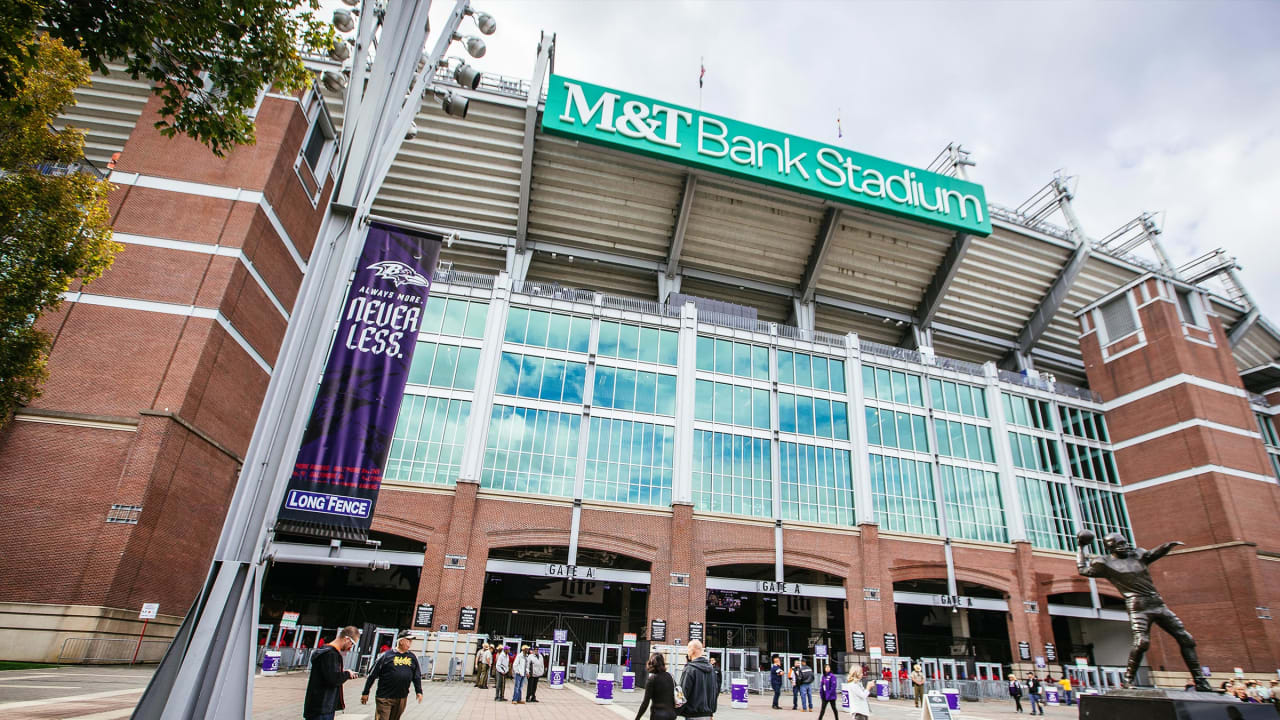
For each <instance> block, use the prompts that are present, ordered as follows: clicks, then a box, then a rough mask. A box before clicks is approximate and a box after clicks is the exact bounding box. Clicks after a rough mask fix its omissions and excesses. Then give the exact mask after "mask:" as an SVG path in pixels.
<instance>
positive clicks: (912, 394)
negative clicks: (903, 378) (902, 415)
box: [907, 375, 924, 407]
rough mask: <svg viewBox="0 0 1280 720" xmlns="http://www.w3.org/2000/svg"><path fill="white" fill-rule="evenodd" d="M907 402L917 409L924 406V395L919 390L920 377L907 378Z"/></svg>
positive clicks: (910, 376) (909, 376)
mask: <svg viewBox="0 0 1280 720" xmlns="http://www.w3.org/2000/svg"><path fill="white" fill-rule="evenodd" d="M907 401H908V402H909V403H911V404H912V405H915V406H917V407H919V406H923V405H924V395H923V394H922V393H921V390H920V376H919V375H908V376H907Z"/></svg>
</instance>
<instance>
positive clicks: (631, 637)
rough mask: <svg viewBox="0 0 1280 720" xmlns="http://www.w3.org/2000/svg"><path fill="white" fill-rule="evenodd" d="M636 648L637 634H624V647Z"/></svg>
mask: <svg viewBox="0 0 1280 720" xmlns="http://www.w3.org/2000/svg"><path fill="white" fill-rule="evenodd" d="M635 646H636V634H635V633H622V647H635Z"/></svg>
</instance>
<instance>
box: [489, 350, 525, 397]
mask: <svg viewBox="0 0 1280 720" xmlns="http://www.w3.org/2000/svg"><path fill="white" fill-rule="evenodd" d="M519 382H520V356H519V355H514V354H512V353H502V361H501V362H500V363H499V365H498V385H497V388H496V389H495V392H497V393H498V394H500V395H515V394H516V387H517V385H518V384H519Z"/></svg>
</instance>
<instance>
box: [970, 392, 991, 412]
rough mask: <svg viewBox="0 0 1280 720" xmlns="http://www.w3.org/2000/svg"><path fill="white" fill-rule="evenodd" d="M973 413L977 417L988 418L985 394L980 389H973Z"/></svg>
mask: <svg viewBox="0 0 1280 720" xmlns="http://www.w3.org/2000/svg"><path fill="white" fill-rule="evenodd" d="M973 412H974V414H975V415H977V416H978V417H988V415H987V392H986V391H985V390H983V389H982V388H974V389H973Z"/></svg>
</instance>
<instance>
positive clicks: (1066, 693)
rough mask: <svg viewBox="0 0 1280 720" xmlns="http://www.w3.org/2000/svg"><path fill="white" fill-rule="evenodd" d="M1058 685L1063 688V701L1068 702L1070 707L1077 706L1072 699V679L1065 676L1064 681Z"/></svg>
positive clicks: (1060, 681)
mask: <svg viewBox="0 0 1280 720" xmlns="http://www.w3.org/2000/svg"><path fill="white" fill-rule="evenodd" d="M1058 685H1059V686H1061V687H1062V699H1063V701H1064V702H1066V704H1067V705H1068V706H1070V705H1075V702H1073V701H1072V699H1071V678H1070V677H1068V676H1066V675H1063V676H1062V679H1061V680H1059V681H1058Z"/></svg>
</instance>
